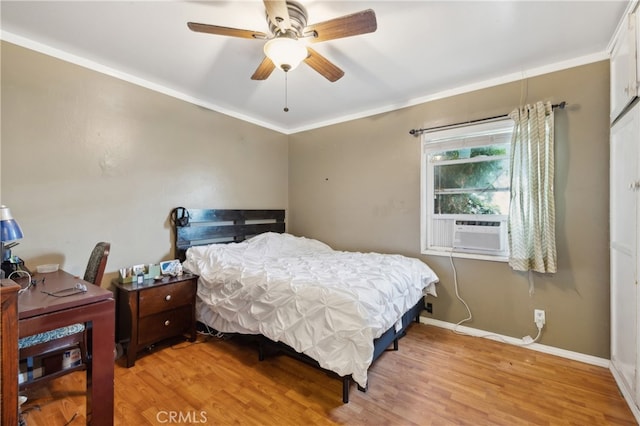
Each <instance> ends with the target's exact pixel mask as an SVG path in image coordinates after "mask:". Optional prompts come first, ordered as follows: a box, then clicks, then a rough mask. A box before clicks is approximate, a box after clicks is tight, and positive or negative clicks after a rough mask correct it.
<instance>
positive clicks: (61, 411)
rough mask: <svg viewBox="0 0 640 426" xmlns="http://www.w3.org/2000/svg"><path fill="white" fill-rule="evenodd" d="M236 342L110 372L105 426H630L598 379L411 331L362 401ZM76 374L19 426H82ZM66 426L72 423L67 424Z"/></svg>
mask: <svg viewBox="0 0 640 426" xmlns="http://www.w3.org/2000/svg"><path fill="white" fill-rule="evenodd" d="M257 358H258V357H257V351H256V349H255V348H254V347H253V346H249V345H248V344H247V343H244V342H242V341H241V340H240V339H237V338H231V339H227V340H224V339H218V338H215V337H206V338H205V337H204V336H199V337H198V341H197V342H196V343H188V342H184V343H180V344H178V345H175V346H172V347H166V348H163V349H162V350H158V351H155V352H153V353H150V354H148V355H145V356H144V357H141V358H139V359H138V361H136V365H135V366H134V367H132V368H129V369H127V368H125V367H123V366H122V364H121V361H122V360H123V359H122V358H121V359H120V360H118V362H117V364H116V372H115V377H116V379H115V410H116V412H115V424H116V425H160V424H211V425H214V424H215V425H228V424H240V425H271V424H276V425H303V424H304V425H310V424H313V425H316V424H317V425H331V424H345V425H346V424H348V425H382V424H385V425H474V426H478V425H509V426H512V425H636V424H637V423H636V421H635V419H634V417H633V415H632V413H631V411H630V410H629V408H628V406H627V405H626V403H625V401H624V400H623V398H622V396H621V395H620V393H619V391H618V389H617V387H616V384H615V382H614V380H613V378H612V376H611V373H610V372H609V370H607V369H605V368H601V367H595V366H592V365H588V364H583V363H580V362H576V361H570V360H566V359H563V358H559V357H555V356H552V355H548V354H543V353H539V352H535V351H531V350H527V349H523V348H518V347H515V346H510V345H506V344H503V343H499V342H495V341H492V340H487V339H481V338H476V337H469V336H461V335H457V334H454V333H452V332H451V331H449V330H444V329H440V328H437V327H433V326H428V325H424V324H413V325H412V326H411V327H410V329H409V331H408V335H407V336H406V337H405V338H404V339H402V340H401V341H400V350H399V351H398V352H387V353H385V354H384V355H383V356H382V357H381V358H380V359H379V360H378V361H377V362H376V363H375V364H374V365H373V366H372V368H371V369H370V373H369V390H368V391H367V392H366V393H363V392H359V391H358V390H357V389H356V387H355V386H352V388H351V393H350V400H351V401H350V402H349V403H348V404H343V403H342V398H341V389H342V383H341V381H340V380H337V379H336V378H334V377H330V376H328V375H326V374H325V373H323V372H321V371H319V370H316V369H314V368H312V367H310V366H307V365H305V364H303V363H301V362H299V361H296V360H293V359H291V358H289V357H286V356H274V357H270V358H267V359H266V360H265V361H262V362H259V361H258V359H257ZM84 380H85V379H84V373H82V372H77V373H73V374H69V375H67V376H63V377H61V378H60V379H58V380H56V381H54V382H52V383H51V384H50V386H49V387H48V388H46V389H39V390H37V391H35V392H33V393H32V394H30V395H28V397H29V401H27V403H26V404H25V405H24V406H23V411H25V413H24V417H25V419H26V420H27V424H28V425H30V426H35V425H52V426H59V425H64V424H66V423H67V422H68V424H73V425H76V424H77V425H80V424H84V423H85V420H86V419H85V412H84V396H83V395H82V391H83V389H84ZM74 416H75V417H74Z"/></svg>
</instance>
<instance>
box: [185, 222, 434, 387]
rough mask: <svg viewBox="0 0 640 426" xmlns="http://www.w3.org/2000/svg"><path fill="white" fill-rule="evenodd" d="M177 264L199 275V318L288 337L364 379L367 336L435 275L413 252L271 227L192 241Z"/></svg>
mask: <svg viewBox="0 0 640 426" xmlns="http://www.w3.org/2000/svg"><path fill="white" fill-rule="evenodd" d="M183 266H184V268H185V269H186V270H188V271H191V272H193V273H195V274H198V275H199V276H200V280H199V285H198V296H199V300H198V307H199V308H198V320H199V321H202V322H204V323H206V324H208V325H210V326H211V327H213V328H215V329H216V330H218V331H222V332H239V333H249V334H262V335H264V336H266V337H268V338H270V339H271V340H274V341H281V342H283V343H286V344H287V345H289V346H291V347H292V348H293V349H295V350H296V351H298V352H301V353H304V354H306V355H308V356H310V357H312V358H313V359H315V360H316V361H318V362H319V364H320V366H322V367H323V368H325V369H328V370H331V371H334V372H336V373H338V374H339V375H341V376H345V375H352V378H353V380H354V381H356V382H357V383H358V384H360V385H361V386H363V387H364V386H366V384H367V369H368V368H369V365H370V364H371V362H372V357H373V339H374V338H377V337H380V336H381V335H382V333H384V332H385V331H386V330H387V329H389V328H391V327H392V326H394V325H395V324H396V323H397V322H398V320H399V319H400V318H401V316H402V314H403V313H404V312H406V311H407V310H408V309H409V308H411V307H412V306H413V305H415V304H416V303H417V302H418V300H419V299H420V297H422V296H423V295H426V294H431V295H433V296H435V295H436V291H435V283H436V282H437V281H438V277H437V276H436V274H435V273H434V272H433V271H432V270H431V269H430V268H429V267H428V266H427V265H426V264H425V263H423V262H421V261H420V260H418V259H413V258H409V257H405V256H400V255H388V254H379V253H357V252H344V251H335V250H332V249H331V248H330V247H329V246H327V245H326V244H324V243H321V242H320V241H317V240H313V239H307V238H303V237H295V236H293V235H290V234H276V233H265V234H261V235H258V236H256V237H253V238H251V239H249V240H247V241H244V242H241V243H231V244H212V245H208V246H198V247H191V248H189V249H188V251H187V255H186V261H185V262H184V263H183ZM203 305H204V306H203Z"/></svg>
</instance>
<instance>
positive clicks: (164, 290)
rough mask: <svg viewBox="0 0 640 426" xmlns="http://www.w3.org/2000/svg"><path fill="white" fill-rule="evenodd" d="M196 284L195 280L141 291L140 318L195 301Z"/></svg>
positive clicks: (139, 302)
mask: <svg viewBox="0 0 640 426" xmlns="http://www.w3.org/2000/svg"><path fill="white" fill-rule="evenodd" d="M195 293H196V286H195V284H194V281H193V280H189V281H182V282H178V283H175V284H167V285H162V286H159V287H154V288H150V289H147V290H141V291H140V295H139V297H140V299H139V301H138V304H139V306H140V308H139V309H140V313H139V315H140V318H142V317H146V316H147V315H153V314H156V313H158V312H163V311H166V310H169V309H175V308H177V307H180V306H183V305H191V304H192V303H193V301H194V296H195Z"/></svg>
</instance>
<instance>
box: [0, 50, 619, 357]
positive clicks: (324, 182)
mask: <svg viewBox="0 0 640 426" xmlns="http://www.w3.org/2000/svg"><path fill="white" fill-rule="evenodd" d="M1 54H2V57H1V59H2V75H1V78H2V85H1V96H2V99H1V100H2V103H1V108H2V109H1V120H2V122H1V123H2V130H1V137H2V140H1V143H2V145H1V157H0V158H1V171H0V178H1V180H0V190H1V192H0V194H1V196H2V197H1V199H0V201H1V202H2V203H3V204H7V205H8V206H9V207H11V209H12V211H13V213H14V216H15V217H16V218H17V219H18V220H19V222H20V224H21V225H22V227H23V230H24V232H25V238H24V239H23V240H22V241H21V243H20V245H19V246H18V247H16V248H15V249H14V253H15V254H18V255H20V256H22V257H23V258H25V259H26V260H27V265H28V266H30V267H35V266H36V265H38V264H42V263H49V262H56V263H60V264H61V266H62V267H63V268H64V269H66V270H68V271H70V272H73V273H77V274H81V273H82V271H83V269H84V266H85V264H86V261H87V257H88V254H89V250H90V249H91V248H92V247H93V244H95V242H97V241H99V240H107V241H110V242H111V243H112V254H111V257H110V259H109V264H108V266H107V271H108V272H109V274H108V276H107V278H106V279H105V282H107V281H108V280H109V279H110V278H112V277H113V276H115V273H114V271H116V270H117V269H118V268H120V267H123V266H129V265H131V264H134V263H148V262H158V261H160V260H164V259H168V258H171V257H172V252H171V250H172V245H173V241H172V235H171V232H170V226H169V222H168V217H169V212H170V211H171V209H172V208H173V207H175V206H178V205H185V206H187V207H194V208H198V207H203V208H210V207H218V208H288V218H287V221H288V224H287V226H288V229H289V230H290V231H291V232H293V233H295V234H298V235H305V236H308V237H315V238H319V239H321V240H323V241H325V242H327V243H329V244H331V245H333V246H334V247H335V248H338V249H350V250H363V251H369V250H375V251H380V252H394V253H402V254H406V255H410V256H417V257H421V258H422V259H423V260H425V261H426V262H427V263H429V264H430V265H431V266H432V267H433V268H434V269H435V270H436V272H437V273H438V274H439V275H440V277H441V284H440V286H439V296H438V298H436V299H433V300H432V302H433V304H434V315H433V317H434V318H436V319H440V320H444V321H448V322H452V323H455V322H457V321H460V320H462V319H464V318H465V317H466V311H465V310H464V308H463V306H462V305H461V303H460V302H459V301H457V300H456V297H455V289H454V286H453V279H452V272H451V267H450V265H449V259H448V258H442V257H433V256H430V257H427V256H420V254H419V241H420V236H419V227H420V221H419V212H420V204H419V200H420V193H419V187H420V181H419V177H420V140H419V138H414V137H412V136H410V135H409V134H408V131H409V130H410V129H412V128H420V127H424V126H435V125H443V124H449V123H454V122H460V121H465V120H471V119H478V118H484V117H488V116H493V115H499V114H504V113H506V112H508V111H510V110H511V109H513V108H514V107H515V106H517V105H519V104H520V103H521V100H523V101H524V102H534V101H537V100H547V99H548V100H551V101H552V102H559V101H562V100H565V101H567V102H568V103H569V104H570V107H569V109H567V110H565V111H558V112H557V113H556V141H557V142H556V155H557V157H556V193H557V228H558V229H557V235H558V259H559V271H558V273H557V274H555V275H554V276H549V277H547V276H542V275H539V274H535V275H534V277H533V279H534V282H535V294H534V295H533V296H530V295H529V291H528V280H527V275H526V274H522V273H516V272H513V271H511V270H510V269H509V267H508V266H507V265H506V264H503V263H495V262H482V261H474V260H462V259H456V260H455V264H456V266H457V268H458V278H459V285H460V294H461V295H462V296H463V297H464V298H465V299H466V301H467V302H468V303H469V305H470V307H471V309H472V312H473V314H474V319H473V321H472V322H469V323H467V324H466V325H469V326H471V327H475V328H478V329H483V330H487V331H491V332H496V333H500V334H504V335H509V336H514V337H518V338H519V337H522V336H524V335H526V334H530V335H534V333H535V331H536V330H535V327H534V324H533V309H534V308H540V309H545V310H546V313H547V326H546V327H545V332H544V334H543V337H542V340H541V343H543V344H546V345H550V346H556V347H559V348H563V349H568V350H572V351H577V352H581V353H585V354H589V355H594V356H598V357H604V358H608V357H609V278H608V276H609V262H608V196H609V194H608V152H609V151H608V124H607V123H608V99H609V95H608V84H609V74H608V62H606V61H605V62H599V63H595V64H591V65H586V66H582V67H578V68H574V69H570V70H566V71H561V72H556V73H552V74H548V75H545V76H541V77H535V78H531V79H528V80H527V81H525V82H516V83H511V84H505V85H502V86H498V87H493V88H489V89H484V90H480V91H476V92H472V93H466V94H463V95H459V96H454V97H450V98H447V99H442V100H438V101H432V102H428V103H425V104H422V105H418V106H414V107H410V108H406V109H402V110H398V111H394V112H390V113H386V114H380V115H377V116H373V117H369V118H365V119H361V120H355V121H351V122H348V123H343V124H338V125H334V126H328V127H325V128H321V129H317V130H312V131H307V132H303V133H299V134H296V135H292V136H289V137H287V136H285V135H281V134H278V133H277V132H273V131H270V130H267V129H263V128H260V127H258V126H255V125H252V124H249V123H246V122H243V121H240V120H237V119H233V118H230V117H228V116H225V115H222V114H219V113H216V112H212V111H208V110H205V109H203V108H200V107H197V106H194V105H190V104H188V103H186V102H183V101H180V100H176V99H174V98H171V97H168V96H165V95H162V94H159V93H155V92H153V91H150V90H147V89H144V88H141V87H138V86H135V85H132V84H129V83H126V82H123V81H120V80H118V79H115V78H112V77H108V76H105V75H102V74H100V73H96V72H94V71H90V70H87V69H84V68H82V67H78V66H75V65H72V64H69V63H66V62H63V61H60V60H57V59H53V58H51V57H48V56H45V55H42V54H39V53H35V52H32V51H29V50H27V49H23V48H20V47H17V46H14V45H12V44H9V43H6V42H3V43H2V50H1ZM521 98H522V99H521ZM287 188H288V189H287Z"/></svg>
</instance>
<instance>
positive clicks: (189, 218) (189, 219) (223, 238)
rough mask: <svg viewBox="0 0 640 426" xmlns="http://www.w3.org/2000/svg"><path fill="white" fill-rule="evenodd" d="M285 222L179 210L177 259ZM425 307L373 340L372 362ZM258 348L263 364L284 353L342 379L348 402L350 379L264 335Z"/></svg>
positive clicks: (277, 213) (260, 213)
mask: <svg viewBox="0 0 640 426" xmlns="http://www.w3.org/2000/svg"><path fill="white" fill-rule="evenodd" d="M284 219H285V212H284V210H215V209H214V210H211V209H185V208H183V207H178V208H176V209H174V210H173V211H172V212H171V221H172V224H173V228H174V232H175V235H174V237H175V253H176V258H178V259H180V260H181V261H184V260H185V255H186V251H187V249H188V248H189V247H191V246H196V245H206V244H215V243H221V244H224V243H230V242H240V241H244V240H245V239H247V238H250V237H252V236H254V235H258V234H261V233H264V232H278V233H283V232H285V222H284ZM424 308H425V305H424V297H423V298H421V299H420V300H419V301H418V303H416V304H415V305H414V306H413V307H412V308H411V309H409V310H408V311H407V312H406V313H405V314H404V315H403V316H402V327H399V328H398V329H396V327H395V326H394V327H391V328H390V329H388V330H387V331H386V332H385V333H384V334H383V335H382V336H380V337H378V338H377V339H375V340H374V349H373V361H375V360H377V359H378V358H379V357H380V356H381V355H382V353H383V352H385V351H386V350H388V348H389V347H390V346H391V345H393V350H394V351H397V350H398V340H399V339H400V338H401V337H403V336H404V335H405V334H406V330H407V327H409V325H410V324H411V322H413V321H415V322H420V313H421V312H422V310H423V309H424ZM258 348H259V349H258V354H259V359H260V361H262V360H264V358H265V356H266V354H267V352H274V351H275V352H282V353H285V354H287V355H289V356H292V357H294V358H296V359H298V360H301V361H303V362H305V363H307V364H310V365H312V366H314V367H317V368H319V369H321V370H323V371H325V372H326V373H328V374H330V375H332V376H336V377H339V378H340V379H341V380H342V401H343V402H344V403H348V402H349V387H350V385H351V376H339V375H338V374H337V373H334V372H332V371H329V370H326V369H324V368H322V367H320V364H319V363H318V362H317V361H316V360H314V359H313V358H311V357H309V356H307V355H305V354H301V353H299V352H297V351H295V350H294V349H293V348H291V347H289V346H288V345H285V344H284V343H281V342H274V341H272V340H271V339H268V338H267V337H265V336H258ZM373 361H372V362H373ZM358 389H359V390H360V391H363V392H366V389H365V388H362V387H361V386H360V385H358Z"/></svg>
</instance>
